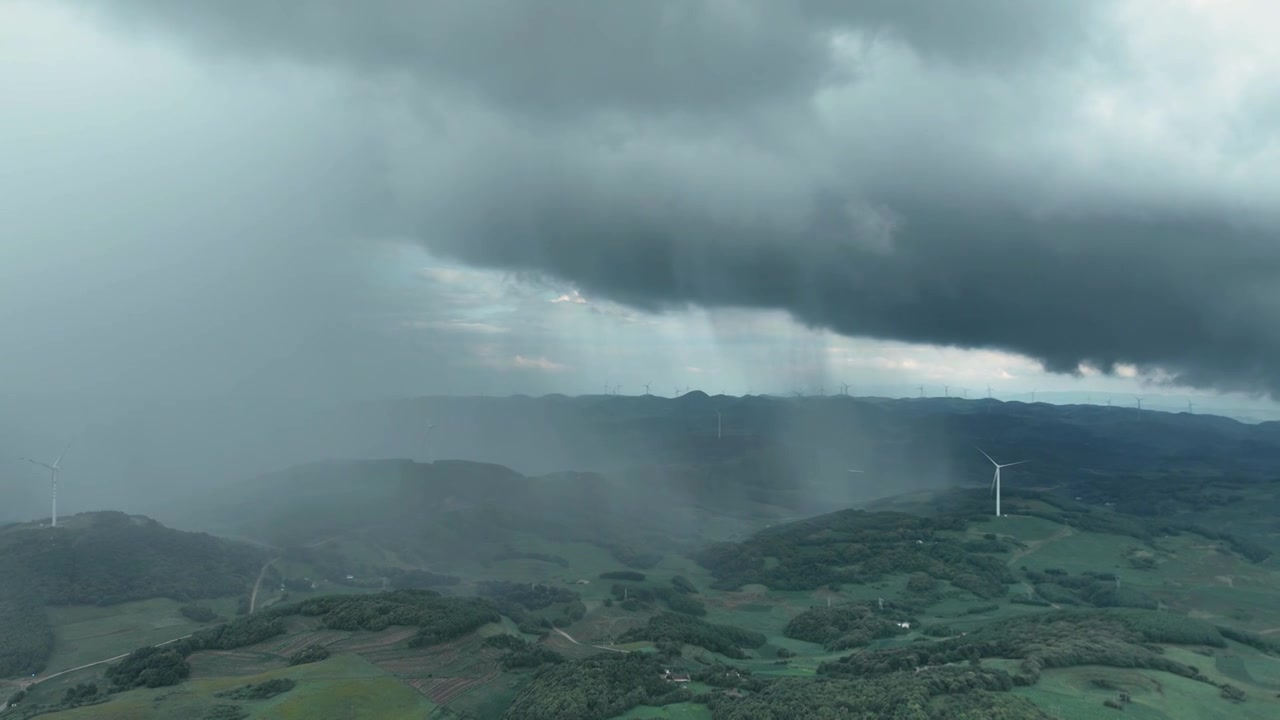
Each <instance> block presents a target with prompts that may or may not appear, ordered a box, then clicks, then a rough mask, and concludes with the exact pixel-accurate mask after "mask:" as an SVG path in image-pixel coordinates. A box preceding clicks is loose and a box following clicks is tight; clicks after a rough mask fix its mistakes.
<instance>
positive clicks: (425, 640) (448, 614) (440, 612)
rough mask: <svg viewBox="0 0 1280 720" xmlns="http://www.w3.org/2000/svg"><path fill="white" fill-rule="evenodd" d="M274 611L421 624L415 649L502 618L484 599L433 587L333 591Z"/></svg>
mask: <svg viewBox="0 0 1280 720" xmlns="http://www.w3.org/2000/svg"><path fill="white" fill-rule="evenodd" d="M271 614H275V615H287V614H301V615H308V616H313V617H319V618H320V621H321V623H323V624H324V626H325V627H328V628H333V629H335V630H373V631H377V630H384V629H386V628H388V627H390V626H392V625H405V626H409V627H416V628H419V630H418V634H417V635H415V636H414V637H413V639H411V640H410V641H409V645H410V646H413V647H422V646H426V645H434V644H436V643H441V642H447V641H449V640H452V639H454V638H456V637H460V636H462V635H464V634H466V633H468V632H471V631H472V630H475V629H476V628H478V627H480V626H481V625H484V624H485V623H490V622H497V621H498V620H500V619H501V618H500V616H499V615H498V611H497V608H495V607H494V605H493V603H491V602H489V601H488V600H485V599H483V598H462V597H444V596H442V595H440V594H439V593H437V592H433V591H431V590H395V591H392V592H387V593H379V594H377V595H329V596H326V597H320V598H312V599H308V600H304V601H302V602H301V603H298V604H295V605H288V606H284V607H281V608H273V609H272V611H271Z"/></svg>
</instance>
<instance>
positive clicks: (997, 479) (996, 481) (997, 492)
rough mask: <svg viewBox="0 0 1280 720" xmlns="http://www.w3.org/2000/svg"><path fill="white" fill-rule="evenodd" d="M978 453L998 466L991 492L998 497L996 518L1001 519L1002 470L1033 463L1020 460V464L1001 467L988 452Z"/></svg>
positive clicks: (979, 449)
mask: <svg viewBox="0 0 1280 720" xmlns="http://www.w3.org/2000/svg"><path fill="white" fill-rule="evenodd" d="M978 452H980V453H982V455H983V456H984V457H986V458H987V459H988V460H991V464H992V465H995V466H996V476H995V477H994V478H992V479H991V491H992V492H994V493H995V495H996V517H1000V469H1001V468H1007V467H1013V466H1014V465H1021V464H1022V463H1025V462H1031V461H1030V460H1019V461H1018V462H1012V463H1005V464H1003V465H1001V464H1000V463H998V462H996V461H995V460H994V459H993V458H992V457H991V456H990V455H987V452H986V451H985V450H983V449H982V448H978Z"/></svg>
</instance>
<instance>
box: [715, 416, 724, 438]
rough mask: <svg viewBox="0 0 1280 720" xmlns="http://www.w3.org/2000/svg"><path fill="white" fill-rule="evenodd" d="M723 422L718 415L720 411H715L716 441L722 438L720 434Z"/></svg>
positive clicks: (721, 417) (722, 418)
mask: <svg viewBox="0 0 1280 720" xmlns="http://www.w3.org/2000/svg"><path fill="white" fill-rule="evenodd" d="M723 421H724V417H723V416H721V415H720V411H719V410H717V411H716V439H717V440H719V439H720V438H721V437H723V435H722V434H721V430H722V429H723V427H724V422H723Z"/></svg>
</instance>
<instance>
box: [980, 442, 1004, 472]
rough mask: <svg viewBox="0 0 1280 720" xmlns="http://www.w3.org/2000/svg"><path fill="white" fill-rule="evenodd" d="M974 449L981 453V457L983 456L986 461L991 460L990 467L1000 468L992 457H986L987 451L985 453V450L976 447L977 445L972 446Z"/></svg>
mask: <svg viewBox="0 0 1280 720" xmlns="http://www.w3.org/2000/svg"><path fill="white" fill-rule="evenodd" d="M974 447H975V448H977V450H978V452H980V453H982V456H983V457H985V458H986V459H988V460H991V464H992V465H995V466H996V467H1000V463H998V462H996V461H995V460H994V459H992V457H991V456H990V455H988V454H987V451H986V450H983V449H982V448H980V447H978V446H977V445H974Z"/></svg>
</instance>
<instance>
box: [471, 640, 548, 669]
mask: <svg viewBox="0 0 1280 720" xmlns="http://www.w3.org/2000/svg"><path fill="white" fill-rule="evenodd" d="M484 644H485V645H488V646H489V647H494V648H500V649H503V650H506V651H507V653H506V654H505V655H504V656H503V658H502V667H503V668H505V669H507V670H512V669H517V668H536V667H541V666H543V665H547V664H556V663H562V662H564V656H563V655H561V654H560V653H558V652H556V651H554V650H552V649H551V648H549V647H547V646H546V645H541V644H538V643H531V642H529V641H528V640H525V639H524V638H521V637H516V636H515V635H493V636H491V637H487V638H485V640H484Z"/></svg>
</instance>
